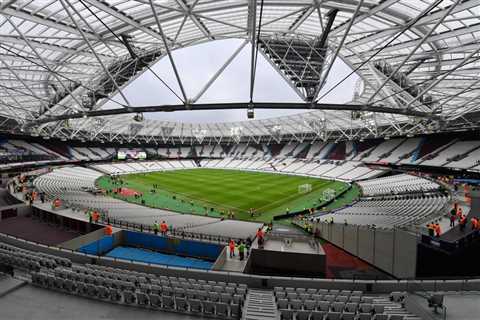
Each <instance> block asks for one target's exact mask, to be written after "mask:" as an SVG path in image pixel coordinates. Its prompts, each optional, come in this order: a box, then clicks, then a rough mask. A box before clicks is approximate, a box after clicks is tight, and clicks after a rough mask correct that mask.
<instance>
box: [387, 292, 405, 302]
mask: <svg viewBox="0 0 480 320" xmlns="http://www.w3.org/2000/svg"><path fill="white" fill-rule="evenodd" d="M404 299H405V293H404V292H399V291H394V292H392V293H391V294H390V300H392V301H394V302H402V301H403V300H404Z"/></svg>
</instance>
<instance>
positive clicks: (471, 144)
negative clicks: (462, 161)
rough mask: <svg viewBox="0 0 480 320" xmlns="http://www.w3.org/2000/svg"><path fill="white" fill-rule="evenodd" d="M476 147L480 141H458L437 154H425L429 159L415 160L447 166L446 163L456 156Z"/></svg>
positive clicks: (424, 163)
mask: <svg viewBox="0 0 480 320" xmlns="http://www.w3.org/2000/svg"><path fill="white" fill-rule="evenodd" d="M478 147H480V141H458V142H455V143H453V144H452V145H450V146H448V147H447V148H446V149H444V150H442V151H441V152H439V153H438V154H433V155H432V154H430V156H427V157H428V158H431V159H427V160H423V159H420V160H418V161H417V163H419V164H421V165H424V166H445V165H446V166H449V165H447V163H448V162H450V161H454V160H455V159H454V158H455V157H456V156H461V155H464V154H467V153H468V152H469V151H471V150H473V149H476V148H478ZM424 158H425V157H424ZM467 161H468V160H467Z"/></svg>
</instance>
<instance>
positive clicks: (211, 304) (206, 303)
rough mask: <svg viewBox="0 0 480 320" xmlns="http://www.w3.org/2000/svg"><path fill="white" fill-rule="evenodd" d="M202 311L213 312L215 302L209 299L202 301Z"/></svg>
mask: <svg viewBox="0 0 480 320" xmlns="http://www.w3.org/2000/svg"><path fill="white" fill-rule="evenodd" d="M203 313H205V314H215V303H214V302H211V301H203Z"/></svg>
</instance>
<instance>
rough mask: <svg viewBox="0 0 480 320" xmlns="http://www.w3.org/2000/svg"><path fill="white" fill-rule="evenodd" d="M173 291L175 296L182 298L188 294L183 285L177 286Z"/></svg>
mask: <svg viewBox="0 0 480 320" xmlns="http://www.w3.org/2000/svg"><path fill="white" fill-rule="evenodd" d="M173 292H174V295H175V297H180V298H183V297H185V294H186V290H185V289H184V288H182V287H175V289H174V290H173Z"/></svg>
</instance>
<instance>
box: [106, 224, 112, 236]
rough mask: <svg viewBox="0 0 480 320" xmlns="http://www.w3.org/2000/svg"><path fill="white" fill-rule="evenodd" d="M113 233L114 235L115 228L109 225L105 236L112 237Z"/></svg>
mask: <svg viewBox="0 0 480 320" xmlns="http://www.w3.org/2000/svg"><path fill="white" fill-rule="evenodd" d="M112 233H113V228H112V226H111V225H109V224H108V225H107V226H106V227H105V235H107V236H111V235H112Z"/></svg>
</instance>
